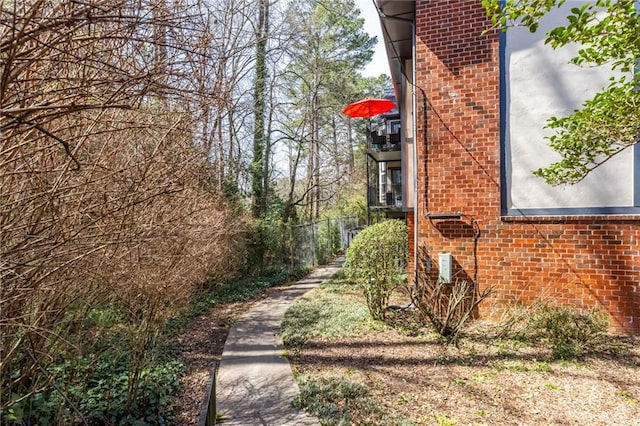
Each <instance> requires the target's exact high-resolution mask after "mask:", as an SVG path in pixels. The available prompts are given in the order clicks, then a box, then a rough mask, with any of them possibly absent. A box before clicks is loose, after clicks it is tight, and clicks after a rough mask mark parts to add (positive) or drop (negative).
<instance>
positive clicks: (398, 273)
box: [346, 219, 408, 319]
mask: <svg viewBox="0 0 640 426" xmlns="http://www.w3.org/2000/svg"><path fill="white" fill-rule="evenodd" d="M407 233H408V229H407V226H406V225H405V224H404V223H402V222H400V221H398V220H391V219H390V220H384V221H382V222H379V223H376V224H375V225H371V226H369V227H367V228H365V229H364V230H363V231H362V232H360V233H359V234H358V235H357V236H356V237H355V238H354V240H353V242H352V243H351V246H350V247H349V249H348V250H347V261H346V264H347V276H348V277H349V279H352V280H354V281H355V282H356V283H358V284H359V285H360V286H361V287H362V289H363V291H364V294H365V296H366V298H367V306H368V308H369V312H370V313H371V316H372V317H373V318H374V319H384V317H385V312H386V308H387V305H388V302H389V296H390V295H391V292H392V291H393V289H395V288H396V287H397V286H398V285H400V284H401V283H403V282H405V281H406V279H407V275H406V264H407Z"/></svg>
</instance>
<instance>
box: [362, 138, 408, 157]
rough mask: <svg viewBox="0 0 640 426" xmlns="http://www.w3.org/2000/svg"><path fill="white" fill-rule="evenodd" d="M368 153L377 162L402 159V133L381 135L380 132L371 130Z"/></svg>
mask: <svg viewBox="0 0 640 426" xmlns="http://www.w3.org/2000/svg"><path fill="white" fill-rule="evenodd" d="M367 139H368V140H367V154H368V155H369V156H370V157H371V158H373V159H374V160H375V161H376V162H378V163H379V162H382V161H400V159H401V158H402V153H401V152H400V133H391V134H383V135H379V134H378V132H370V133H369V138H367Z"/></svg>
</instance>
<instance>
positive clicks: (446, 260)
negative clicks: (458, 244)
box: [438, 253, 451, 284]
mask: <svg viewBox="0 0 640 426" xmlns="http://www.w3.org/2000/svg"><path fill="white" fill-rule="evenodd" d="M438 270H439V271H440V276H439V277H438V279H439V280H440V282H442V283H447V284H448V283H450V282H451V253H438Z"/></svg>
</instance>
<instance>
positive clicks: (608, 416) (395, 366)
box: [176, 288, 640, 426]
mask: <svg viewBox="0 0 640 426" xmlns="http://www.w3.org/2000/svg"><path fill="white" fill-rule="evenodd" d="M277 290H278V288H272V289H270V292H272V291H277ZM254 303H256V300H255V299H254V300H251V301H247V302H240V303H232V304H228V305H224V306H220V307H217V308H215V309H213V310H212V311H211V312H210V313H208V314H206V315H203V316H201V317H199V318H197V319H196V320H195V322H194V323H193V325H192V326H191V327H189V329H188V330H186V331H185V332H184V333H182V334H181V336H180V337H179V339H178V340H179V344H180V347H181V352H182V354H181V360H182V361H183V362H184V363H185V365H186V366H187V374H186V375H185V377H184V378H183V379H182V385H183V386H182V393H181V396H180V401H179V404H178V410H177V411H178V415H177V420H176V422H177V424H179V425H195V424H197V422H198V413H199V409H200V405H201V403H202V399H203V397H204V394H205V387H206V383H207V380H208V378H209V371H210V369H211V368H212V367H213V366H214V365H215V362H216V361H218V360H219V359H220V356H221V354H222V349H223V347H224V341H225V339H226V335H227V333H228V330H229V327H230V326H231V325H232V324H233V322H234V321H235V319H236V318H237V317H238V316H239V315H241V314H242V313H243V312H246V311H247V310H248V309H249V308H250V307H251V306H252V305H253V304H254ZM489 329H490V327H489V326H483V325H482V324H478V325H477V326H476V327H475V330H472V331H471V332H470V333H469V334H468V335H467V337H465V338H464V339H462V340H461V342H460V344H459V347H456V346H452V345H445V344H442V342H440V341H438V340H437V338H436V337H434V336H433V335H432V334H429V333H426V334H425V335H421V334H417V333H411V332H407V330H403V331H399V330H398V329H387V330H385V331H380V332H373V333H370V334H366V335H364V336H359V337H357V338H346V339H338V340H336V339H330V340H322V339H316V340H313V341H311V342H309V344H307V345H305V346H304V347H303V348H302V350H301V351H300V352H298V353H296V354H290V361H291V363H292V365H293V366H294V368H295V369H296V370H297V371H298V372H300V373H312V372H313V373H314V374H321V375H339V376H342V377H348V378H349V379H350V380H354V381H357V382H360V383H362V384H365V385H366V386H367V387H368V388H369V389H370V391H371V393H372V395H373V396H374V397H375V398H376V399H378V400H379V401H381V403H382V404H384V405H385V406H386V407H388V408H389V410H394V411H396V412H397V413H399V414H402V415H403V416H405V417H407V418H408V419H410V420H412V421H413V422H415V423H416V424H418V425H624V426H634V425H638V426H640V338H638V337H635V338H631V337H626V338H620V337H611V338H609V342H608V344H607V345H605V346H603V350H601V351H598V352H594V353H590V354H588V355H586V356H585V357H584V358H583V359H580V360H578V361H552V360H551V357H550V351H549V350H548V349H546V348H543V347H530V346H526V345H522V344H518V343H517V342H514V341H508V340H497V339H494V338H491V332H490V331H488V330H489Z"/></svg>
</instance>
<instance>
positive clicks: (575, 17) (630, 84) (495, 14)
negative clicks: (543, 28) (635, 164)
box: [482, 0, 640, 185]
mask: <svg viewBox="0 0 640 426" xmlns="http://www.w3.org/2000/svg"><path fill="white" fill-rule="evenodd" d="M565 2H566V1H565V0H528V1H522V0H508V1H507V2H506V3H504V2H503V1H502V0H483V1H482V3H483V5H484V7H485V8H486V10H487V14H488V16H489V17H490V19H491V20H492V22H493V24H494V25H495V26H496V27H498V28H500V29H502V30H505V31H506V30H507V29H508V28H509V27H512V26H525V27H527V28H528V29H529V30H530V31H531V32H535V31H536V30H537V29H538V25H539V22H540V20H541V19H542V18H543V17H544V16H545V15H546V14H547V13H549V12H550V11H551V10H552V9H554V8H558V7H561V6H562V5H563V4H564V3H565ZM503 3H504V4H503ZM634 3H635V2H634V1H633V0H592V1H588V2H585V3H584V4H582V3H581V4H580V6H579V7H573V8H571V9H570V12H569V14H568V15H567V22H566V25H565V26H559V27H556V28H554V29H552V30H551V31H549V32H548V33H547V34H546V36H547V38H546V43H547V44H549V45H550V46H551V47H552V48H554V49H557V48H560V47H562V46H566V45H568V44H570V43H578V44H579V45H581V49H580V50H579V51H578V53H577V55H575V56H574V57H573V58H572V60H571V61H572V63H574V64H576V65H577V66H593V65H597V66H609V67H611V71H612V77H611V83H610V84H609V86H608V87H606V88H604V89H603V90H602V91H600V92H599V93H597V94H596V95H595V96H594V97H593V98H592V99H589V100H587V101H586V102H585V103H584V104H583V105H582V108H581V109H579V110H576V111H574V113H573V114H571V115H569V116H567V117H551V118H549V120H548V122H547V127H549V128H551V129H554V130H555V131H556V133H555V134H554V135H553V136H551V137H550V138H549V145H550V147H551V148H552V149H553V150H554V151H556V152H558V153H559V154H560V155H561V157H562V158H561V159H560V161H558V162H556V163H553V164H551V165H549V166H548V167H544V168H541V169H538V170H536V171H534V174H536V175H538V176H541V177H543V178H544V179H545V180H546V181H547V182H548V183H550V184H553V185H558V184H566V183H569V184H573V183H577V182H579V181H581V180H582V179H584V177H585V176H587V175H588V174H589V172H591V171H592V170H593V169H595V168H596V167H598V166H600V165H601V164H603V163H605V162H606V161H607V160H609V159H610V158H611V157H613V156H615V155H616V154H618V153H620V152H621V151H623V150H624V149H625V148H627V147H629V146H631V145H634V144H636V143H637V142H638V141H639V139H638V135H640V91H638V85H639V84H640V74H638V73H637V72H635V74H634V71H637V65H638V62H637V60H638V58H640V15H639V14H638V11H637V10H636V8H635V4H634Z"/></svg>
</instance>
